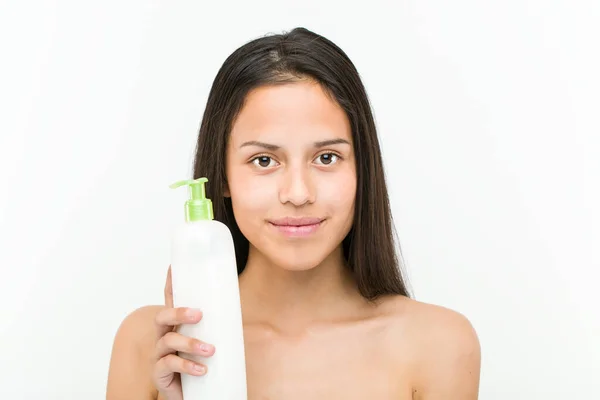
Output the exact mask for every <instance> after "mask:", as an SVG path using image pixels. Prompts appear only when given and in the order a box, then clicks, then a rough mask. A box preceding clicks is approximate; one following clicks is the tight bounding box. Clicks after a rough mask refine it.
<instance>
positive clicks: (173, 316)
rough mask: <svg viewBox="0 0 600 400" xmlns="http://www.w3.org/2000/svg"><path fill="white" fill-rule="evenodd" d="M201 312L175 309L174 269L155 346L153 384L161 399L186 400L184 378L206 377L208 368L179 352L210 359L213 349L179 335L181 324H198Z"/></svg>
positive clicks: (206, 344)
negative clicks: (178, 353)
mask: <svg viewBox="0 0 600 400" xmlns="http://www.w3.org/2000/svg"><path fill="white" fill-rule="evenodd" d="M201 319H202V312H201V311H200V310H194V309H191V308H186V307H180V308H173V288H172V284H171V267H170V266H169V272H168V273H167V282H166V284H165V308H164V309H162V310H161V311H159V312H158V313H157V314H156V318H155V322H156V333H157V337H156V346H155V359H154V362H155V364H154V370H153V376H152V380H153V382H154V385H155V387H156V389H157V390H158V392H159V393H160V395H161V396H162V397H164V398H165V399H166V400H183V392H182V389H181V375H180V374H190V375H197V376H200V375H204V374H205V373H206V366H205V365H203V364H199V363H196V362H193V361H191V360H187V359H185V358H182V357H179V356H178V355H177V352H179V351H180V352H184V353H189V354H198V355H201V356H204V357H210V356H212V355H213V354H214V351H215V348H214V346H212V345H210V344H208V343H204V342H202V341H200V340H196V339H193V338H190V337H187V336H183V335H181V334H179V333H177V332H176V328H177V326H178V325H181V324H197V323H198V322H199V321H200V320H201Z"/></svg>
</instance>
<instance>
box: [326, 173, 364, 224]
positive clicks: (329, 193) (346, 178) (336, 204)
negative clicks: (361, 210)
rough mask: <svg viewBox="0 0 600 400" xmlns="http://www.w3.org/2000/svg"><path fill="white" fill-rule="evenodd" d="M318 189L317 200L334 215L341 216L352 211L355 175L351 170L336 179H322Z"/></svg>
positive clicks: (354, 194) (354, 195)
mask: <svg viewBox="0 0 600 400" xmlns="http://www.w3.org/2000/svg"><path fill="white" fill-rule="evenodd" d="M318 190H319V191H318V198H319V200H318V202H320V203H322V204H323V205H324V206H327V207H328V208H329V209H330V211H333V213H334V215H338V216H340V217H343V216H344V214H347V213H352V212H353V211H354V201H355V197H356V175H355V174H354V172H353V171H347V172H345V173H344V174H342V175H339V176H337V177H336V179H325V180H323V181H322V182H321V184H320V185H319V189H318Z"/></svg>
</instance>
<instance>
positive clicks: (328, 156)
mask: <svg viewBox="0 0 600 400" xmlns="http://www.w3.org/2000/svg"><path fill="white" fill-rule="evenodd" d="M338 158H339V157H338V156H337V155H335V154H333V153H324V154H321V155H320V156H319V157H317V159H318V160H319V163H320V164H323V165H330V164H333V163H335V162H336V161H337V159H338Z"/></svg>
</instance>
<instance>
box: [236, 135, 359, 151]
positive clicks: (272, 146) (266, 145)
mask: <svg viewBox="0 0 600 400" xmlns="http://www.w3.org/2000/svg"><path fill="white" fill-rule="evenodd" d="M334 144H347V145H350V142H349V141H347V140H346V139H341V138H340V139H329V140H322V141H319V142H315V143H314V147H316V148H320V147H325V146H332V145H334ZM246 146H256V147H262V148H265V149H267V150H269V151H276V150H279V149H280V148H281V146H277V145H275V144H270V143H264V142H258V141H256V140H250V141H249V142H244V143H242V145H241V146H240V148H242V147H246Z"/></svg>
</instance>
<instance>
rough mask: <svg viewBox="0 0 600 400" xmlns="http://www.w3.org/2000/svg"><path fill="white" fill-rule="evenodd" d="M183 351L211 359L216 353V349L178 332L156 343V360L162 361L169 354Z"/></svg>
mask: <svg viewBox="0 0 600 400" xmlns="http://www.w3.org/2000/svg"><path fill="white" fill-rule="evenodd" d="M178 351H181V352H184V353H189V354H197V355H200V356H204V357H210V356H212V355H213V354H214V353H215V347H214V346H212V345H210V344H208V343H205V342H203V341H201V340H197V339H194V338H190V337H187V336H183V335H181V334H179V333H177V332H168V333H167V334H165V335H164V336H163V337H162V338H160V340H159V341H158V342H157V343H156V359H157V360H158V359H161V358H163V357H165V356H166V355H168V354H175V353H176V352H178Z"/></svg>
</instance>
